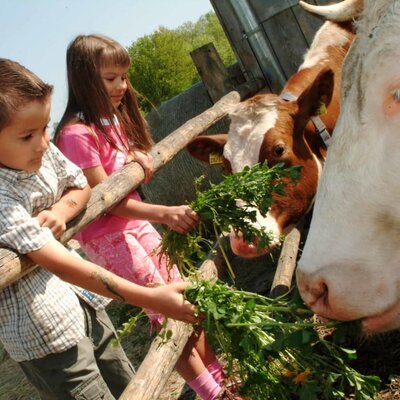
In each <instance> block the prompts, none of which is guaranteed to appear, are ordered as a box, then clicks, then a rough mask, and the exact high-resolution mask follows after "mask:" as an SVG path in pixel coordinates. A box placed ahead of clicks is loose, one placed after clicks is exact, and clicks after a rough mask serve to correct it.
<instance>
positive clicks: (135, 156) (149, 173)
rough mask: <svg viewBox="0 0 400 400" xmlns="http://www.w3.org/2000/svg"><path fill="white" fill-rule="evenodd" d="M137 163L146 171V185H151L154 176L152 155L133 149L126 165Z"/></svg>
mask: <svg viewBox="0 0 400 400" xmlns="http://www.w3.org/2000/svg"><path fill="white" fill-rule="evenodd" d="M132 161H135V162H137V163H139V164H140V165H141V166H142V168H143V171H144V180H143V182H144V183H149V182H150V180H151V178H152V177H153V174H154V160H153V157H152V156H151V154H149V153H146V152H144V151H140V150H134V149H131V151H130V153H129V155H128V158H127V160H126V163H130V162H132Z"/></svg>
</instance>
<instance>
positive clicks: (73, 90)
mask: <svg viewBox="0 0 400 400" xmlns="http://www.w3.org/2000/svg"><path fill="white" fill-rule="evenodd" d="M130 63H131V59H130V56H129V53H128V51H127V50H126V49H125V48H124V47H123V46H121V45H120V44H119V43H118V42H116V41H115V40H113V39H111V38H108V37H107V36H103V35H79V36H77V37H76V38H75V39H74V40H73V41H72V42H71V43H70V45H69V46H68V49H67V76H68V103H67V107H66V110H65V112H64V115H63V116H62V118H61V121H60V123H59V125H58V127H57V129H56V133H55V136H54V141H55V142H56V143H57V139H58V135H59V133H60V131H61V130H62V129H63V128H64V126H66V125H67V124H68V123H69V122H70V121H71V120H73V119H75V118H76V116H77V115H78V114H79V113H81V114H82V115H83V120H84V122H85V123H86V124H95V125H96V126H97V127H99V129H100V130H101V131H102V132H103V134H104V136H105V138H106V139H107V140H108V141H109V142H110V144H111V145H113V146H114V147H118V146H117V144H116V143H114V141H113V139H112V137H110V136H109V135H108V134H107V132H106V130H105V129H104V128H103V125H102V122H101V121H102V120H103V119H104V118H108V119H109V120H110V122H111V124H113V116H114V114H116V115H117V117H118V120H119V121H120V123H121V124H122V126H123V128H124V132H125V134H126V136H127V138H128V140H129V141H130V143H131V145H133V146H134V147H135V148H137V149H141V150H149V149H150V148H151V146H152V144H153V141H152V138H151V135H150V132H149V130H148V127H147V124H146V121H145V119H144V118H143V116H142V115H141V112H140V109H139V105H138V101H137V96H136V93H135V90H134V88H133V87H132V85H131V83H130V81H129V79H128V80H127V84H128V88H127V90H126V92H125V95H124V97H123V99H122V101H121V104H120V105H119V107H118V109H115V108H114V107H113V105H112V103H111V101H110V100H109V97H108V95H107V92H106V89H105V87H104V84H103V82H102V80H101V77H100V68H102V67H107V66H110V65H121V66H123V67H129V65H130Z"/></svg>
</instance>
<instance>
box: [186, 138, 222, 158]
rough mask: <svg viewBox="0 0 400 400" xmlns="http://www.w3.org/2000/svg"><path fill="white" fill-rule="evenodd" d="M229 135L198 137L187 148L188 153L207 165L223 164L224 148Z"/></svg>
mask: <svg viewBox="0 0 400 400" xmlns="http://www.w3.org/2000/svg"><path fill="white" fill-rule="evenodd" d="M227 139H228V134H226V133H220V134H217V135H212V136H198V137H196V138H194V139H192V140H191V141H190V142H189V144H188V145H187V146H186V149H187V150H188V152H189V153H190V154H191V155H192V156H193V157H195V158H197V159H198V160H200V161H203V162H205V163H207V164H223V155H222V154H223V152H224V146H225V143H226V141H227Z"/></svg>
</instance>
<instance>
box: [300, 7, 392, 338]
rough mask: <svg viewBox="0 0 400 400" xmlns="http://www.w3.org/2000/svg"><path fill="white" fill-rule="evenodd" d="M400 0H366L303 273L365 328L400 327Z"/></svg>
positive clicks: (312, 298) (319, 305)
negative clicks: (360, 320)
mask: <svg viewBox="0 0 400 400" xmlns="http://www.w3.org/2000/svg"><path fill="white" fill-rule="evenodd" d="M399 37H400V2H399V1H395V0H365V10H364V13H363V16H362V18H361V20H360V21H359V25H358V30H357V36H356V40H355V42H354V44H353V46H352V48H351V50H350V52H349V54H348V56H347V58H346V63H345V65H344V68H343V81H342V83H343V84H342V88H343V91H342V104H341V114H340V117H339V120H338V122H337V125H336V128H335V131H334V135H333V142H332V145H331V147H330V149H329V157H328V158H327V163H326V165H325V168H324V172H323V176H322V179H321V182H320V184H319V187H318V193H317V198H316V203H315V208H314V213H313V218H312V222H311V227H310V231H309V234H308V238H307V241H306V244H305V248H304V250H303V253H302V257H301V259H300V261H299V265H298V269H297V282H298V287H299V289H300V292H301V295H302V297H303V299H304V300H305V302H306V303H307V304H308V305H309V306H310V307H311V308H312V309H313V310H314V311H315V312H316V313H318V314H320V315H322V316H324V317H326V318H332V319H340V320H354V319H362V320H363V327H364V330H365V331H367V332H372V333H373V332H382V331H386V330H391V329H394V328H399V327H400V201H399V199H400V173H399V171H400V154H399V150H400V68H399V67H398V60H399V59H400V41H399Z"/></svg>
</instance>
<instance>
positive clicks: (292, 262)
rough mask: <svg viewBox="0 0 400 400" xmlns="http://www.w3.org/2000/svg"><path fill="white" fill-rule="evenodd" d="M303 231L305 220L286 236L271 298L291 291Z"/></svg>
mask: <svg viewBox="0 0 400 400" xmlns="http://www.w3.org/2000/svg"><path fill="white" fill-rule="evenodd" d="M302 229H303V220H301V221H300V222H299V223H298V224H297V226H295V227H294V228H292V230H291V231H290V232H289V233H288V234H287V235H286V237H285V240H284V242H283V244H282V250H281V254H280V256H279V260H278V265H277V267H276V272H275V275H274V280H273V282H272V286H271V290H270V294H269V295H270V297H279V296H281V295H283V294H285V293H287V292H288V291H289V289H290V288H291V286H292V280H293V275H294V271H295V269H296V263H297V253H298V251H299V244H300V239H301V231H302Z"/></svg>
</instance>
